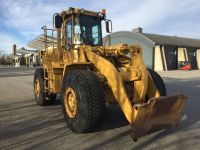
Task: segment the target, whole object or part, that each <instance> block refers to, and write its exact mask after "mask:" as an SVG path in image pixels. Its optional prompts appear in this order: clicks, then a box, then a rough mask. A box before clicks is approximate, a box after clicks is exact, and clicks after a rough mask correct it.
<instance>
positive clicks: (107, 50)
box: [34, 8, 186, 140]
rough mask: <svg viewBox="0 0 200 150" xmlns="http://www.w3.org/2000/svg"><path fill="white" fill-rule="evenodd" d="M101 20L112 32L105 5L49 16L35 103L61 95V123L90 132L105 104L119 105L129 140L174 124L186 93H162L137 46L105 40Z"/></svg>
mask: <svg viewBox="0 0 200 150" xmlns="http://www.w3.org/2000/svg"><path fill="white" fill-rule="evenodd" d="M103 22H105V29H106V31H107V32H108V33H111V31H112V22H111V20H108V19H106V10H105V9H103V10H102V11H101V12H94V11H89V10H85V9H78V8H69V9H67V10H65V11H62V12H61V13H55V14H54V15H53V29H48V28H47V27H46V26H44V27H43V28H42V29H43V30H44V41H42V42H43V43H44V45H45V46H44V47H45V48H44V49H43V50H42V51H41V58H42V61H43V68H40V69H36V71H35V75H34V93H35V99H36V102H37V104H38V105H42V106H43V105H48V104H51V103H54V102H55V100H56V95H57V94H60V95H61V104H62V110H63V115H64V118H65V121H66V124H67V126H68V127H69V128H70V129H71V130H72V131H74V132H75V133H84V132H92V131H94V130H95V129H96V128H97V127H98V125H99V124H100V122H101V120H102V117H103V115H104V112H105V103H109V104H118V105H119V106H120V108H121V110H122V112H123V113H124V116H125V117H126V119H127V121H128V122H129V123H130V127H131V128H130V129H131V130H130V133H131V136H132V138H133V139H134V140H137V139H138V138H139V137H142V136H145V135H147V134H149V133H152V132H155V131H158V130H161V129H166V128H169V127H174V126H177V125H178V124H179V123H180V120H181V113H182V109H183V106H184V103H185V100H186V97H185V96H183V95H182V94H177V95H172V96H166V88H165V84H164V82H163V80H162V78H161V77H160V76H159V74H157V73H156V72H155V71H153V70H152V69H149V68H147V67H146V66H145V64H144V61H143V59H142V48H141V47H140V46H139V45H128V44H126V43H121V44H119V45H110V44H108V43H110V42H109V41H108V40H109V39H108V38H105V39H104V40H103V38H102V23H103ZM48 32H50V33H51V34H52V36H51V40H48V39H49V36H48V34H47V33H48ZM54 35H56V38H55V36H54ZM116 118H117V116H116Z"/></svg>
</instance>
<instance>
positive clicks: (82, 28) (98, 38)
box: [74, 15, 102, 46]
mask: <svg viewBox="0 0 200 150" xmlns="http://www.w3.org/2000/svg"><path fill="white" fill-rule="evenodd" d="M74 33H75V34H74V35H75V36H74V37H75V38H74V40H75V41H74V42H75V44H81V43H82V44H86V45H93V46H100V45H102V33H101V19H100V18H97V17H93V16H86V15H81V16H77V17H76V19H75V27H74ZM80 37H81V40H80Z"/></svg>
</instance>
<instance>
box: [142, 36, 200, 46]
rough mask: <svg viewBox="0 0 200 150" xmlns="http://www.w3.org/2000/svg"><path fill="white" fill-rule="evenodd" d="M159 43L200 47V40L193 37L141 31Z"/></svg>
mask: <svg viewBox="0 0 200 150" xmlns="http://www.w3.org/2000/svg"><path fill="white" fill-rule="evenodd" d="M140 34H142V35H144V36H146V37H147V38H149V39H151V40H152V41H154V42H155V44H159V45H173V46H185V47H195V48H200V40H199V39H192V38H183V37H177V36H166V35H157V34H150V33H140Z"/></svg>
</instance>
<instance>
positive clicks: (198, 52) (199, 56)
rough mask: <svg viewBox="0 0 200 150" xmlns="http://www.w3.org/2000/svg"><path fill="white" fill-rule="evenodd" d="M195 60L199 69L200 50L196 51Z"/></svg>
mask: <svg viewBox="0 0 200 150" xmlns="http://www.w3.org/2000/svg"><path fill="white" fill-rule="evenodd" d="M196 58H197V68H198V69H200V49H197V53H196Z"/></svg>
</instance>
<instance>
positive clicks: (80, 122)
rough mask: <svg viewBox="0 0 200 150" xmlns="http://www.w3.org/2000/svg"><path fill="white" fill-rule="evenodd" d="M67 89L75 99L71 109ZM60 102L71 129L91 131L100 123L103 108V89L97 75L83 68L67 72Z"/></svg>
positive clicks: (76, 131)
mask: <svg viewBox="0 0 200 150" xmlns="http://www.w3.org/2000/svg"><path fill="white" fill-rule="evenodd" d="M68 91H71V93H72V94H71V95H73V96H72V97H73V98H72V99H73V101H74V99H75V101H74V102H73V107H72V109H69V107H71V106H70V105H71V102H70V100H71V98H68V97H70V96H68V94H69V92H68ZM73 93H74V94H73ZM61 103H62V108H63V114H64V118H65V121H66V123H67V125H68V127H69V128H70V129H71V130H72V131H74V132H75V133H84V132H91V131H93V130H94V129H95V128H96V127H97V126H98V125H99V124H100V122H101V120H102V118H103V113H104V110H105V100H104V94H103V89H102V87H101V84H100V81H99V78H98V76H97V75H96V74H94V73H93V72H91V71H85V70H72V71H69V72H67V73H66V75H65V77H64V80H63V85H62V94H61ZM75 104H76V105H75ZM70 111H71V112H70ZM75 111H76V112H75Z"/></svg>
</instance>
